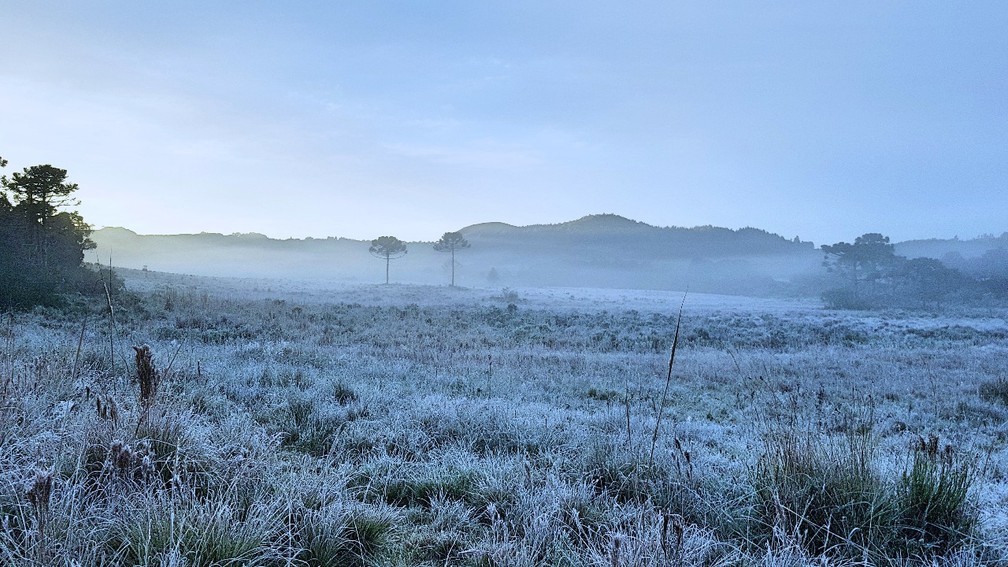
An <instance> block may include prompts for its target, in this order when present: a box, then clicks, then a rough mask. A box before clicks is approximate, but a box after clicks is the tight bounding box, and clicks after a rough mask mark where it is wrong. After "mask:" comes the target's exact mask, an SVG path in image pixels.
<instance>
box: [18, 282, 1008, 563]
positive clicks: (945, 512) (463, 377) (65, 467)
mask: <svg viewBox="0 0 1008 567" xmlns="http://www.w3.org/2000/svg"><path fill="white" fill-rule="evenodd" d="M128 283H129V285H130V287H131V288H132V289H135V290H140V291H139V292H138V293H139V295H138V296H137V298H136V299H131V298H129V297H122V298H119V300H118V305H117V309H116V331H115V333H114V334H113V335H112V336H111V346H112V348H113V349H114V352H115V355H114V360H113V357H112V356H111V355H110V336H109V323H108V320H107V317H106V314H105V313H104V312H103V311H102V310H101V309H100V306H94V307H93V308H92V311H91V312H90V313H88V314H87V317H86V324H85V326H84V333H83V341H80V344H81V345H82V346H81V349H80V353H79V355H78V344H79V339H80V337H81V334H80V333H81V326H82V322H83V321H84V319H85V314H84V313H83V312H77V313H73V314H62V313H56V312H41V311H40V312H35V313H31V314H18V315H15V316H13V317H11V318H8V319H5V320H4V321H3V323H2V325H0V334H2V339H3V340H2V341H0V346H2V351H0V382H2V390H0V396H2V398H0V517H2V522H3V523H2V526H0V564H12V565H19V564H24V565H32V564H35V565H51V564H56V565H101V564H105V565H136V564H140V565H239V564H240V565H278V566H279V565H432V566H433V565H446V564H447V565H473V566H476V565H514V566H520V565H529V566H531V565H601V566H609V565H614V564H615V565H712V564H713V565H750V564H752V565H757V564H759V565H763V564H769V565H812V564H816V565H818V564H822V562H823V561H827V562H828V563H830V564H855V563H862V562H868V563H872V564H900V565H903V564H920V563H923V564H929V565H930V564H933V563H938V564H956V565H959V564H962V565H967V564H969V565H980V564H992V563H998V562H1006V561H1008V517H1006V516H1005V514H1004V512H1003V510H1004V509H1005V504H1006V500H1008V481H1006V479H1005V474H1006V472H1008V454H1006V447H1005V440H1006V438H1008V437H1006V435H1008V424H1006V418H1008V405H1006V400H1008V395H1006V394H1005V392H1006V391H1008V387H1006V386H1005V380H1006V379H1008V378H1006V377H1008V323H1005V315H1006V314H1005V313H1004V312H991V311H960V312H957V313H954V314H941V315H935V314H920V313H913V314H906V313H886V314H882V315H879V314H870V315H869V314H864V316H861V315H858V314H851V313H839V312H832V311H827V310H823V309H821V308H819V307H817V306H815V305H810V304H807V303H802V302H787V301H773V300H759V301H758V302H756V301H753V302H750V301H748V300H745V299H741V298H719V297H715V296H700V295H697V296H690V297H687V298H686V307H685V310H684V313H683V330H682V335H681V339H680V344H679V349H678V352H677V355H676V360H675V367H674V371H673V378H672V381H671V384H670V387H669V391H668V398H667V399H668V403H667V405H666V407H665V408H664V410H663V414H664V416H663V418H662V421H661V424H660V428H659V429H658V432H657V441H656V444H655V450H654V457H653V459H652V458H651V444H652V441H653V440H654V439H655V428H656V418H657V416H658V414H659V411H660V410H661V408H659V405H660V403H661V400H662V399H663V389H664V386H665V373H666V371H667V365H668V356H669V348H670V347H671V342H672V333H673V331H674V328H675V323H676V318H675V315H676V310H677V309H678V306H679V302H680V301H681V299H682V296H681V295H680V294H675V293H660V292H631V291H596V290H576V289H564V290H556V289H554V290H503V291H502V290H466V289H448V288H436V287H417V286H394V285H393V286H356V287H343V288H338V289H332V290H326V289H324V288H322V287H318V286H316V287H307V286H303V285H300V284H298V283H297V282H269V281H257V282H250V283H248V282H247V283H246V285H244V286H238V285H237V284H235V283H234V282H229V281H227V280H213V279H209V278H201V279H196V278H187V277H183V276H165V275H160V274H152V273H135V274H131V275H130V276H129V281H128ZM141 344H147V345H149V346H150V348H151V352H152V353H153V358H154V364H155V366H156V367H157V368H158V371H159V378H160V384H159V388H158V390H157V391H156V393H155V394H154V397H153V401H152V403H151V404H150V408H149V414H147V415H146V418H144V417H143V416H144V415H145V414H146V413H147V411H148V410H147V409H146V408H145V406H144V405H143V404H142V403H141V400H140V398H139V393H140V388H139V385H138V383H137V378H136V368H135V354H134V351H133V349H132V348H131V347H132V346H134V345H141ZM169 366H170V368H169ZM75 368H76V373H75ZM46 478H49V479H50V480H48V481H46V480H45V479H46ZM47 482H48V485H47V484H46V483H47Z"/></svg>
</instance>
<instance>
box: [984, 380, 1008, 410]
mask: <svg viewBox="0 0 1008 567" xmlns="http://www.w3.org/2000/svg"><path fill="white" fill-rule="evenodd" d="M980 399H981V400H984V401H987V402H992V403H999V404H1002V405H1005V406H1008V378H1005V377H999V378H995V379H993V380H989V381H987V382H984V383H982V384H980Z"/></svg>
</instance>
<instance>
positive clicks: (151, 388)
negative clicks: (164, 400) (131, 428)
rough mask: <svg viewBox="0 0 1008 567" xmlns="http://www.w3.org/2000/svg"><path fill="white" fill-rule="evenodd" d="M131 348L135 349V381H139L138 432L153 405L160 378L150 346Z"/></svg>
mask: <svg viewBox="0 0 1008 567" xmlns="http://www.w3.org/2000/svg"><path fill="white" fill-rule="evenodd" d="M133 350H134V351H136V373H137V381H138V382H139V383H140V407H141V408H143V414H142V415H141V416H140V421H138V422H137V432H138V433H139V431H140V425H141V424H142V423H143V422H144V421H146V420H147V418H148V417H149V416H150V409H151V406H153V405H154V396H155V395H156V394H157V389H158V385H159V383H160V380H159V378H158V372H157V368H155V367H154V360H153V356H152V355H151V350H150V347H149V346H147V345H141V346H134V347H133Z"/></svg>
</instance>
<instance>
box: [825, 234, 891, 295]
mask: <svg viewBox="0 0 1008 567" xmlns="http://www.w3.org/2000/svg"><path fill="white" fill-rule="evenodd" d="M822 249H823V252H825V253H826V258H825V260H824V264H825V265H826V267H827V269H829V270H831V271H836V272H839V273H841V274H843V275H844V276H846V277H847V278H850V280H851V282H852V283H853V284H854V285H855V286H857V284H858V282H863V281H867V282H873V281H877V280H878V279H880V278H881V277H882V276H883V275H884V274H885V271H886V268H888V267H890V266H892V265H893V263H894V262H895V261H896V252H895V247H894V246H893V245H892V244H890V243H889V237H888V236H882V235H881V234H879V233H877V232H871V233H868V234H863V235H861V236H859V237H857V238H855V239H854V244H848V243H846V242H837V243H836V244H833V245H832V246H831V245H824V246H823V247H822Z"/></svg>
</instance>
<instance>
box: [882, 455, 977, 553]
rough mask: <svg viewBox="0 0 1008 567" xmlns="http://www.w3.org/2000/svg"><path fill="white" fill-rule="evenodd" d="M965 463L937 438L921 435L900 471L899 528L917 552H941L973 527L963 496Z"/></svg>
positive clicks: (968, 473) (968, 474)
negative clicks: (940, 446)
mask: <svg viewBox="0 0 1008 567" xmlns="http://www.w3.org/2000/svg"><path fill="white" fill-rule="evenodd" d="M973 479H974V475H973V471H972V468H971V467H970V465H969V463H968V462H966V461H965V460H964V459H963V458H961V457H960V456H958V455H956V454H955V452H954V451H953V450H952V447H951V446H948V445H947V446H946V447H945V450H943V451H939V450H938V438H937V437H933V436H932V437H931V438H930V439H928V440H927V441H924V440H923V439H921V441H920V444H919V445H918V446H917V447H915V448H914V450H913V455H912V457H911V459H910V463H909V465H908V467H907V470H906V471H904V473H903V478H902V482H901V483H900V486H899V492H898V499H899V503H900V508H901V512H902V518H901V522H902V526H901V528H902V532H903V537H904V539H905V540H906V542H907V544H908V546H910V548H911V549H914V550H915V551H916V554H920V555H945V554H947V553H948V552H949V551H952V550H954V549H955V548H956V547H958V546H959V545H961V544H962V543H964V542H965V541H966V540H967V539H968V538H969V536H970V534H971V533H972V532H973V530H974V528H975V527H976V517H975V514H973V511H972V510H971V508H970V507H969V504H968V501H967V497H968V494H969V489H970V486H971V485H972V484H973Z"/></svg>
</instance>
